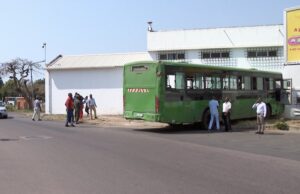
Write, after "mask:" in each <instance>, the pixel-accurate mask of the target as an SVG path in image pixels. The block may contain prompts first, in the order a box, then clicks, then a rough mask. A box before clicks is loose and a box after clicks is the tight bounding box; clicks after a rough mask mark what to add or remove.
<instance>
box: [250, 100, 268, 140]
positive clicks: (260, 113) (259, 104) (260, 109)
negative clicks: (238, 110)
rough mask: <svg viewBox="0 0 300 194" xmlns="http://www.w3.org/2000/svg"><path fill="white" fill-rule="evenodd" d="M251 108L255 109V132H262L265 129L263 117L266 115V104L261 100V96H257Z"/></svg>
mask: <svg viewBox="0 0 300 194" xmlns="http://www.w3.org/2000/svg"><path fill="white" fill-rule="evenodd" d="M252 108H253V109H256V115H257V131H256V133H257V134H264V131H265V118H266V116H267V106H266V104H265V103H264V102H263V101H262V99H261V98H258V99H257V101H256V102H255V103H254V104H253V106H252Z"/></svg>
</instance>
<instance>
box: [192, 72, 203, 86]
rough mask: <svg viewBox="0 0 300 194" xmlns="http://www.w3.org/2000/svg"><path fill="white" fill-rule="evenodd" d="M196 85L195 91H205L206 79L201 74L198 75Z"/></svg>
mask: <svg viewBox="0 0 300 194" xmlns="http://www.w3.org/2000/svg"><path fill="white" fill-rule="evenodd" d="M194 84H195V85H194V88H195V89H204V77H203V76H202V75H200V74H197V75H196V80H195V83H194Z"/></svg>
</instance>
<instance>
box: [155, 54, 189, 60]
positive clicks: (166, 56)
mask: <svg viewBox="0 0 300 194" xmlns="http://www.w3.org/2000/svg"><path fill="white" fill-rule="evenodd" d="M184 59H185V53H184V52H168V53H159V54H158V60H184Z"/></svg>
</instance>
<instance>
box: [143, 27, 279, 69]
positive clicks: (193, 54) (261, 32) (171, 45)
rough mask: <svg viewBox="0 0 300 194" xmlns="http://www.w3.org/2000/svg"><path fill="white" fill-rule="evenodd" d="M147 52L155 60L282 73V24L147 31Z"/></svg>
mask: <svg viewBox="0 0 300 194" xmlns="http://www.w3.org/2000/svg"><path fill="white" fill-rule="evenodd" d="M147 37H148V40H147V44H148V51H149V53H150V55H151V56H152V58H154V59H157V60H182V61H188V62H192V63H200V64H210V65H218V66H220V65H221V66H231V67H242V68H256V69H262V70H274V71H281V70H282V69H283V63H284V58H283V57H284V53H283V43H284V34H283V25H268V26H253V27H231V28H213V29H194V30H177V31H157V32H155V31H152V32H150V31H148V34H147Z"/></svg>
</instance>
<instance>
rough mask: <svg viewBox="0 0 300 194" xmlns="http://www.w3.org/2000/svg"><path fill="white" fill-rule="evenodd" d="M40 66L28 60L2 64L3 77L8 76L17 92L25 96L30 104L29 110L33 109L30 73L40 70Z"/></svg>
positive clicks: (15, 60)
mask: <svg viewBox="0 0 300 194" xmlns="http://www.w3.org/2000/svg"><path fill="white" fill-rule="evenodd" d="M40 67H41V66H40V64H38V63H33V62H32V61H29V60H27V59H21V58H16V59H13V60H12V61H10V62H6V63H2V64H1V66H0V73H1V74H2V75H5V76H8V77H9V78H10V79H11V80H12V81H13V85H14V88H15V91H16V92H17V93H18V94H19V95H21V96H23V97H24V98H25V100H26V102H27V103H28V104H29V108H32V106H33V104H32V102H33V98H34V97H33V96H32V90H31V86H29V84H31V82H30V81H29V79H28V77H29V75H30V71H33V70H36V69H40Z"/></svg>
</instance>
